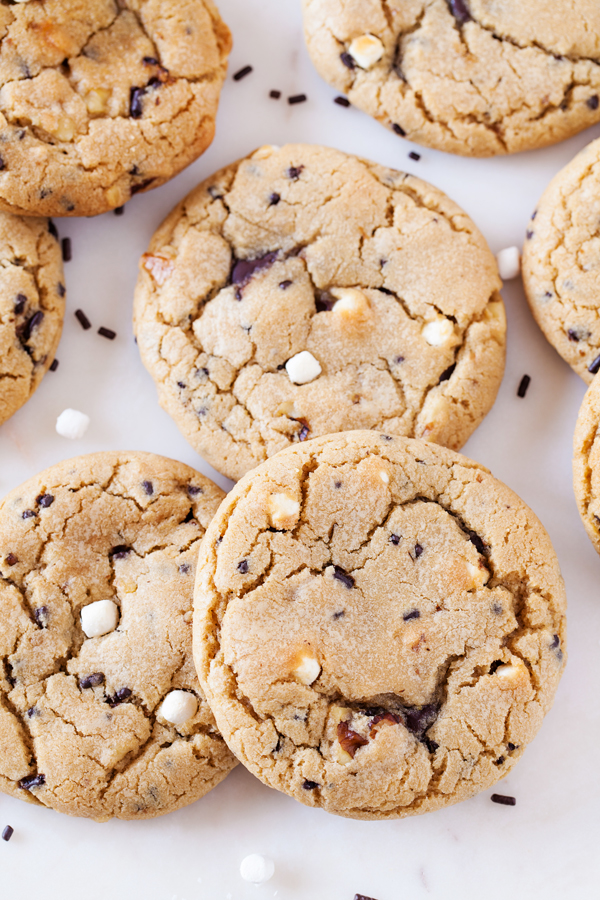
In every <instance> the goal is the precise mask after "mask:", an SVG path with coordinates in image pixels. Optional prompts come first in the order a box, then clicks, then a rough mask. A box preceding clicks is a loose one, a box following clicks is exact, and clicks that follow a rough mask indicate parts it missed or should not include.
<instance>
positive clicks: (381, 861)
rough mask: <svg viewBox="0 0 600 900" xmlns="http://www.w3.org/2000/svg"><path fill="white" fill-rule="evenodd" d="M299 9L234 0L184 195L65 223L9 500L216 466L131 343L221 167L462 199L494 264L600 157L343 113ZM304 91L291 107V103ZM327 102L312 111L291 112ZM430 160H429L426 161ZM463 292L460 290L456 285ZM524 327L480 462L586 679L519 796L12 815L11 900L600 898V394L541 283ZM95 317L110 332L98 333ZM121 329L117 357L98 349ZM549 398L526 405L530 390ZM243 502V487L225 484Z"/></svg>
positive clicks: (6, 875) (518, 782)
mask: <svg viewBox="0 0 600 900" xmlns="http://www.w3.org/2000/svg"><path fill="white" fill-rule="evenodd" d="M299 5H300V4H299V2H298V0H220V7H221V10H222V13H223V16H224V18H225V20H226V21H227V22H228V24H229V25H230V27H231V28H232V30H233V33H234V39H235V47H234V50H233V54H232V57H231V66H230V72H231V73H234V72H236V71H237V70H238V69H239V68H241V67H242V66H244V65H246V64H251V65H252V66H254V72H253V73H252V74H251V75H249V76H248V77H247V78H246V79H244V80H243V81H240V82H238V83H234V82H233V81H232V79H231V77H229V78H228V81H227V84H226V87H225V90H224V94H223V102H222V105H221V109H220V113H219V120H218V128H217V137H216V140H215V142H214V144H213V145H212V147H211V148H210V150H209V151H208V152H207V153H206V154H205V156H204V157H203V158H202V159H200V160H199V161H198V162H196V163H195V164H194V165H193V166H191V167H190V168H189V169H188V170H187V171H186V172H184V173H183V174H182V175H180V176H179V177H178V178H176V179H175V180H174V181H172V182H171V183H170V184H168V185H166V186H164V187H162V188H160V189H159V190H158V191H155V192H152V193H150V194H147V195H145V196H138V197H136V198H135V199H134V200H133V201H132V202H131V203H130V204H129V205H128V206H127V207H126V210H125V214H124V215H123V217H121V218H116V217H115V216H114V215H112V214H108V215H105V216H102V217H100V218H98V219H94V220H77V219H73V220H70V221H63V222H60V221H59V222H58V225H59V228H60V231H61V235H62V236H65V235H69V236H70V237H71V238H72V241H73V261H72V262H70V263H68V264H67V266H66V270H67V287H68V311H67V318H66V323H65V329H64V334H63V338H62V341H61V344H60V347H59V351H58V357H59V359H60V367H59V369H58V371H57V372H56V373H55V374H52V373H50V374H48V376H47V377H46V378H45V380H44V383H43V384H42V386H41V387H40V389H39V390H38V392H37V394H36V395H35V396H34V397H33V399H32V400H31V401H30V402H29V403H28V404H27V406H25V407H24V408H23V409H22V410H20V412H18V413H17V414H16V415H15V416H14V417H13V418H12V419H11V420H10V421H9V422H8V423H6V424H5V425H4V426H2V428H0V493H4V492H5V491H7V490H8V489H10V488H12V487H14V486H16V485H17V484H19V483H20V482H21V481H23V480H24V479H25V478H28V477H30V476H31V475H34V474H35V473H36V472H37V471H39V470H40V469H42V468H44V467H46V466H48V465H51V464H53V463H55V462H58V461H59V460H62V459H65V458H68V457H69V456H73V455H76V454H78V453H86V452H90V451H94V450H105V449H124V448H127V449H144V450H151V451H155V452H157V453H163V454H166V455H170V456H173V457H175V458H177V459H181V460H183V461H185V462H187V463H189V464H191V465H193V466H196V467H197V468H199V469H201V470H202V471H204V472H206V473H207V474H212V473H211V470H210V469H209V467H208V466H207V465H206V464H204V463H203V461H202V460H201V459H200V458H199V457H198V456H197V455H196V454H195V453H194V451H193V450H192V449H191V448H190V447H189V446H188V445H187V443H186V442H185V441H184V439H183V438H182V437H181V436H180V434H179V432H178V431H177V428H176V427H175V425H174V424H173V423H172V422H171V420H170V419H169V418H168V416H167V415H166V414H165V413H163V412H162V411H161V410H160V409H159V407H158V405H157V403H156V400H155V391H154V386H153V384H152V382H151V380H150V377H149V376H148V375H147V374H146V372H145V370H144V369H143V367H142V365H141V362H140V360H139V357H138V354H137V350H136V347H135V345H134V343H133V336H132V329H131V297H132V291H133V286H134V284H135V279H136V269H137V258H138V256H139V254H140V253H142V252H143V251H144V249H145V248H146V244H147V242H148V240H149V238H150V235H151V234H152V232H153V230H154V229H155V227H156V226H157V225H158V224H159V222H160V221H161V219H162V217H163V216H164V215H165V214H166V213H167V212H168V211H169V210H170V209H171V207H172V206H173V205H174V204H175V203H176V201H178V200H179V199H180V198H181V197H182V196H183V194H184V193H186V192H187V191H188V190H189V189H190V188H192V187H193V186H194V185H195V184H196V183H197V182H198V181H199V180H200V179H202V178H203V177H205V176H206V175H208V174H209V173H210V172H212V171H213V170H215V169H216V168H218V167H220V166H221V165H224V164H225V163H228V162H230V161H231V160H234V159H236V158H237V157H239V156H242V155H245V154H246V153H247V152H248V151H250V150H251V149H253V148H254V147H255V146H257V145H260V144H263V143H278V144H281V143H284V142H286V141H306V142H314V143H319V142H320V143H323V144H329V145H332V146H336V147H339V148H340V149H343V150H347V151H350V152H355V153H358V154H362V155H363V156H367V157H370V158H372V159H374V160H377V161H378V162H381V163H386V164H388V165H391V166H396V167H397V168H404V169H407V170H408V171H410V172H413V173H416V174H418V175H420V176H422V177H423V178H425V179H427V180H429V181H431V182H432V183H433V184H435V185H437V186H438V187H440V188H442V189H443V190H445V191H446V192H447V193H448V194H450V196H451V197H453V199H454V200H456V201H457V202H458V203H460V204H461V205H462V206H463V207H464V208H465V209H466V210H467V211H468V212H469V213H470V214H471V215H472V216H473V218H474V219H475V221H476V222H477V224H478V225H479V227H480V228H481V229H482V231H483V233H484V234H485V236H486V238H487V240H488V241H489V243H490V246H491V247H492V249H493V250H494V252H496V251H498V250H500V249H501V248H503V247H506V246H510V245H512V244H520V243H521V241H522V239H523V234H524V231H525V228H526V225H527V220H528V217H529V214H530V213H531V211H532V210H533V209H534V207H535V204H536V201H537V199H538V197H539V196H540V194H541V192H542V191H543V189H544V187H545V185H546V184H547V182H548V180H549V179H550V178H551V176H552V175H554V173H555V172H556V171H558V169H560V168H561V167H562V166H563V165H564V164H565V163H566V162H567V161H568V160H569V159H571V157H572V156H573V155H574V153H575V152H576V151H577V150H579V149H580V148H581V147H583V146H584V145H585V144H586V143H587V142H588V141H590V140H591V139H592V138H594V137H597V136H598V135H600V127H599V128H595V129H592V130H590V131H588V132H586V133H584V134H582V135H579V136H578V137H576V138H573V139H572V140H570V141H567V142H565V143H563V144H561V145H559V146H558V147H555V148H551V149H547V150H542V151H539V152H535V153H528V154H522V155H520V156H516V157H508V158H504V159H496V160H469V159H461V158H458V157H452V156H447V155H444V154H441V153H437V152H434V151H431V150H427V149H421V148H419V147H413V146H411V145H410V144H409V143H407V142H406V141H404V140H402V139H400V138H398V137H396V136H395V135H393V134H391V133H389V132H387V131H385V130H384V129H383V128H382V127H381V126H379V125H378V124H377V123H375V122H373V121H371V120H370V119H368V118H367V117H366V116H364V115H363V114H361V113H359V112H357V111H355V110H352V109H343V108H341V107H339V106H336V105H334V104H333V102H332V101H333V97H334V92H333V91H332V90H331V89H330V88H328V87H327V86H326V85H325V84H323V83H322V82H321V81H320V79H319V77H318V76H317V74H316V72H315V71H314V70H313V68H312V66H311V64H310V62H309V59H308V56H307V53H306V51H305V48H304V44H303V39H302V33H301V19H300V11H299ZM272 88H276V89H279V90H281V91H282V92H283V98H282V99H281V100H280V101H274V100H271V99H269V98H268V92H269V90H270V89H272ZM300 92H305V93H306V94H307V95H308V98H309V100H308V102H307V103H305V104H303V105H299V106H288V104H287V103H286V102H285V97H287V96H288V95H290V94H295V93H300ZM413 149H414V150H417V151H419V152H420V153H421V154H422V158H421V160H420V161H419V162H413V161H411V160H409V159H408V152H409V151H410V150H413ZM448 277H449V278H451V277H452V273H451V272H449V273H448ZM504 297H505V300H506V303H507V307H508V316H509V345H508V362H507V368H506V375H505V379H504V383H503V385H502V388H501V391H500V395H499V398H498V401H497V403H496V405H495V407H494V409H493V411H492V412H491V414H490V415H489V416H488V417H487V419H486V420H485V422H484V423H483V425H482V426H481V427H480V428H479V430H478V431H477V433H476V434H475V435H474V436H473V438H472V439H471V440H470V441H469V443H468V445H467V447H466V448H465V450H466V453H467V454H468V455H470V456H472V457H473V458H475V459H477V460H479V461H480V462H482V463H484V464H485V465H487V466H489V467H490V468H491V469H492V471H493V472H494V473H495V474H496V475H497V476H498V477H500V478H501V479H503V480H504V481H505V482H507V484H509V485H510V487H512V488H513V489H514V490H516V491H517V492H518V493H519V494H520V495H521V496H522V497H523V498H524V499H525V501H526V502H527V503H529V504H530V505H531V506H532V508H533V509H534V510H535V512H536V513H537V514H538V515H539V516H540V518H541V519H542V521H543V523H544V524H545V526H546V528H547V529H548V531H549V532H550V535H551V537H552V540H553V542H554V545H555V547H556V551H557V553H558V556H559V558H560V563H561V566H562V570H563V574H564V577H565V580H566V584H567V590H568V595H569V602H570V606H569V652H570V659H569V664H568V667H567V670H566V674H565V676H564V679H563V681H562V684H561V686H560V689H559V692H558V696H557V699H556V703H555V705H554V708H553V710H552V711H551V713H550V714H549V716H548V717H547V719H546V721H545V722H544V725H543V727H542V730H541V732H540V734H539V736H538V737H537V739H536V740H535V741H534V743H533V744H532V745H531V746H530V747H529V749H528V750H527V752H526V753H525V756H524V757H523V759H522V760H521V762H520V763H519V764H518V766H517V768H516V769H515V770H514V771H513V773H511V774H510V775H509V776H508V778H507V779H506V781H505V782H503V784H502V787H501V790H502V791H504V792H506V793H511V794H514V795H515V796H516V798H517V805H516V807H514V808H509V807H501V806H497V805H495V804H492V803H491V802H490V799H489V797H490V794H491V791H486V792H485V793H484V794H481V795H479V796H478V797H476V798H474V799H473V800H470V801H468V802H466V803H463V804H460V805H459V806H457V807H454V808H451V809H447V810H445V811H443V812H440V813H433V814H430V815H428V816H424V817H419V818H416V819H405V820H403V821H399V822H390V823H361V822H353V821H348V820H344V819H338V818H335V817H332V816H328V815H327V814H326V813H323V812H320V811H313V810H310V809H307V808H304V807H302V806H300V805H299V804H297V803H295V802H294V801H293V800H291V799H289V798H288V797H286V796H284V795H282V794H278V793H276V792H275V791H272V790H269V789H268V788H266V787H264V786H262V785H261V784H260V783H259V782H258V781H256V780H255V779H254V778H253V777H252V776H251V775H249V774H248V773H247V772H246V771H244V770H243V769H242V768H241V767H239V768H238V769H237V770H236V771H235V772H234V773H233V774H232V775H231V776H230V777H229V778H228V779H227V780H226V781H225V782H224V783H223V784H222V785H220V786H219V787H218V788H217V789H216V790H215V791H213V792H212V793H211V794H210V795H209V796H208V797H206V798H205V799H204V800H201V801H200V802H199V803H197V804H195V805H193V806H191V807H188V808H187V809H184V810H182V811H181V812H178V813H175V814H172V815H170V816H166V817H163V818H161V819H157V820H154V821H149V822H140V823H126V822H111V823H108V824H104V825H97V824H95V823H94V822H90V821H82V820H75V819H71V818H68V817H66V816H60V815H58V814H56V813H53V812H47V811H45V810H41V809H38V808H34V807H30V806H28V805H26V804H24V803H21V802H19V801H16V800H13V799H10V798H8V797H5V796H0V830H1V829H2V828H3V827H4V826H5V825H7V824H10V825H12V826H13V827H14V829H15V834H14V837H13V838H12V840H11V842H10V843H8V844H5V843H4V842H0V897H1V898H2V900H30V898H34V897H40V898H43V900H75V898H80V897H85V898H86V900H106V898H109V897H110V898H111V900H125V898H127V900H138V898H144V900H227V898H229V900H247V898H253V900H263V898H264V900H266V898H271V897H277V898H279V900H352V898H353V897H354V894H355V893H356V892H360V893H363V894H366V895H367V896H370V897H374V898H377V900H398V898H410V900H420V898H427V897H436V898H442V897H443V898H444V900H458V898H461V900H471V898H472V900H476V898H477V900H479V898H482V900H508V898H510V897H519V898H524V900H537V898H544V900H555V898H556V900H558V898H565V897H566V898H571V897H573V898H574V897H577V898H578V900H587V898H597V897H598V896H599V894H600V889H599V887H598V883H597V882H598V880H599V877H600V856H599V855H598V843H599V841H598V839H599V837H600V827H599V825H598V820H599V816H600V808H599V806H600V804H599V800H600V796H599V795H600V789H599V778H598V774H597V771H598V770H597V769H596V766H598V765H599V763H600V754H599V750H598V748H599V745H600V716H599V706H600V704H599V697H600V675H599V672H600V666H599V664H598V663H599V657H600V653H599V651H600V596H599V594H600V590H599V578H598V576H599V575H600V559H598V557H597V556H596V553H595V552H594V550H593V548H592V546H591V544H590V542H589V541H588V539H587V537H586V534H585V532H584V530H583V527H582V525H581V523H580V521H579V517H578V515H577V510H576V507H575V501H574V499H573V494H572V489H571V467H570V460H571V439H572V433H573V427H574V423H575V419H576V415H577V410H578V408H579V404H580V401H581V399H582V397H583V394H584V385H583V383H582V382H581V381H580V380H579V378H578V377H577V376H576V375H574V374H573V373H572V372H571V371H570V369H569V368H568V367H567V366H566V364H564V363H563V362H562V361H561V360H560V358H559V357H558V356H557V354H556V353H555V352H554V350H552V348H551V347H550V346H549V345H547V344H546V342H545V340H544V338H543V336H542V334H541V332H540V331H539V330H538V329H537V327H536V325H535V323H534V322H533V320H532V318H531V315H530V313H529V310H528V307H527V305H526V302H525V298H524V295H523V290H522V287H521V285H520V283H519V282H518V281H517V282H512V283H510V284H508V285H507V287H506V289H505V290H504ZM78 307H80V308H82V309H83V310H84V311H85V312H86V314H87V315H88V316H89V318H90V320H91V321H92V324H93V326H94V328H93V329H92V330H90V331H87V332H84V331H82V330H81V327H80V326H79V324H78V323H77V321H76V320H75V318H74V316H73V312H74V310H75V309H77V308H78ZM100 325H104V326H106V327H108V328H113V329H114V330H116V331H117V332H118V337H117V339H116V340H115V341H114V342H112V343H111V342H109V341H106V340H104V339H103V338H101V337H99V336H98V335H97V334H96V329H97V328H98V327H99V326H100ZM524 373H528V374H529V375H530V376H531V378H532V382H531V387H530V389H529V393H528V394H527V397H526V398H525V399H524V400H520V399H518V398H517V397H516V389H517V386H518V383H519V381H520V378H521V376H522V375H523V374H524ZM66 407H73V408H75V409H79V410H82V411H83V412H86V413H88V414H89V415H90V416H91V420H92V421H91V425H90V427H89V429H88V431H87V433H86V435H85V437H84V439H82V440H80V441H75V442H73V441H69V440H67V439H65V438H62V437H60V436H58V435H57V434H56V433H55V431H54V423H55V420H56V417H57V415H58V414H59V413H60V412H61V411H62V410H63V409H65V408H66ZM216 480H218V481H219V483H220V484H221V485H223V486H226V482H225V480H224V479H223V478H220V477H218V476H217V478H216ZM253 852H257V853H263V854H265V855H267V856H270V857H272V858H273V859H274V860H275V865H276V870H275V875H274V877H273V879H272V880H271V881H270V882H269V883H268V884H266V885H263V886H261V887H254V886H253V885H250V884H247V883H245V882H243V881H242V879H241V877H240V874H239V864H240V862H241V860H242V859H243V857H245V856H246V855H247V854H249V853H253Z"/></svg>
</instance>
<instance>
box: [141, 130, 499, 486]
mask: <svg viewBox="0 0 600 900" xmlns="http://www.w3.org/2000/svg"><path fill="white" fill-rule="evenodd" d="M500 286H501V285H500V280H499V277H498V271H497V267H496V262H495V260H494V257H493V256H492V254H491V252H490V250H489V248H488V246H487V244H486V242H485V240H484V238H483V237H482V235H481V234H480V232H479V231H478V230H477V228H476V227H475V225H474V224H473V223H472V222H471V220H470V219H469V218H468V217H467V216H466V215H465V213H464V212H462V210H461V209H459V207H458V206H456V205H455V204H454V203H453V202H452V201H451V200H449V199H448V198H447V197H446V196H445V195H444V194H443V193H442V192H441V191H439V190H437V189H436V188H434V187H432V186H431V185H429V184H426V183H425V182H423V181H421V180H419V179H418V178H414V177H413V176H410V175H406V174H404V173H402V172H396V171H394V170H391V169H387V168H384V167H383V166H379V165H376V164H375V163H371V162H368V161H366V160H362V159H358V158H356V157H353V156H348V155H346V154H344V153H341V152H340V151H338V150H331V149H326V148H324V147H316V146H307V145H302V144H300V145H288V146H286V147H283V148H281V149H280V148H277V147H263V148H261V149H260V150H258V151H256V152H255V153H254V154H252V155H251V156H250V157H248V158H246V159H243V160H241V161H239V162H237V163H235V164H234V165H231V166H229V167H228V168H226V169H223V170H222V171H220V172H218V173H217V174H216V175H214V176H212V177H211V178H209V179H208V180H207V181H205V182H204V183H203V184H201V185H200V186H199V187H198V188H196V190H194V191H192V193H191V194H190V195H189V196H188V197H186V199H185V200H183V202H182V203H180V204H179V206H177V207H176V208H175V209H174V210H173V212H172V213H171V214H170V216H168V218H167V219H166V221H165V222H164V223H163V225H162V226H161V227H160V228H159V230H158V231H157V232H156V234H155V235H154V238H153V240H152V242H151V245H150V249H149V252H148V253H146V254H145V255H144V256H143V258H142V261H141V265H140V276H139V280H138V285H137V289H136V296H135V312H134V325H135V331H136V335H137V341H138V346H139V349H140V352H141V355H142V360H143V362H144V364H145V366H146V368H147V369H148V370H149V372H150V373H151V375H152V377H153V378H154V380H155V382H156V385H157V388H158V396H159V401H160V403H161V405H162V406H163V408H164V409H165V410H166V411H167V412H168V413H169V414H170V415H171V416H172V417H173V419H174V420H175V422H176V423H177V425H178V426H179V428H180V430H181V431H182V432H183V434H184V435H185V437H186V438H187V439H188V441H189V442H190V443H191V444H192V446H193V447H194V448H195V449H196V450H197V451H198V452H199V453H200V454H202V456H204V457H205V458H206V459H207V460H208V461H209V462H210V463H211V465H213V466H214V467H215V468H216V469H218V470H219V471H221V472H223V473H225V474H226V475H228V476H229V477H230V478H233V479H236V478H240V477H241V476H242V475H243V474H245V472H247V471H248V470H250V469H252V468H254V467H255V466H256V465H258V464H259V463H261V462H262V461H263V460H265V459H266V458H267V457H269V456H272V455H273V454H274V453H276V452H278V451H279V450H282V449H284V448H285V447H288V446H290V445H291V444H293V443H296V442H299V441H300V442H302V441H304V440H306V439H308V438H314V437H318V436H319V435H322V434H327V433H331V432H335V431H344V430H351V429H361V428H385V429H386V430H387V431H389V432H390V433H393V434H399V435H407V436H416V437H419V438H425V439H427V440H431V441H436V442H438V443H441V444H446V445H447V446H449V447H452V448H453V449H458V448H459V447H460V446H462V444H463V443H464V442H465V441H466V440H467V438H468V437H469V435H470V434H471V433H472V431H473V430H474V429H475V428H476V427H477V425H478V424H479V423H480V422H481V420H482V419H483V417H484V416H485V415H486V413H487V412H488V411H489V409H490V408H491V406H492V404H493V402H494V400H495V397H496V392H497V390H498V386H499V384H500V381H501V379H502V374H503V369H504V353H505V332H506V322H505V315H504V307H503V304H502V300H501V298H500V295H499V294H498V289H499V288H500Z"/></svg>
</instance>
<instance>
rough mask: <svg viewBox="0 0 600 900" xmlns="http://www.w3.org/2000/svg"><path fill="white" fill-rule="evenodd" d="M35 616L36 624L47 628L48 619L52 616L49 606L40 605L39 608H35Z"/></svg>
mask: <svg viewBox="0 0 600 900" xmlns="http://www.w3.org/2000/svg"><path fill="white" fill-rule="evenodd" d="M33 618H34V619H35V621H36V624H37V625H38V626H39V627H40V628H47V627H48V620H49V618H50V615H49V612H48V607H47V606H38V608H37V609H34V611H33Z"/></svg>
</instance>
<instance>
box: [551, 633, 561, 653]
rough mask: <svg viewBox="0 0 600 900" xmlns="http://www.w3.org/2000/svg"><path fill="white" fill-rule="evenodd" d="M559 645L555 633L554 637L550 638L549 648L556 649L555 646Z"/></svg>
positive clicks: (558, 639)
mask: <svg viewBox="0 0 600 900" xmlns="http://www.w3.org/2000/svg"><path fill="white" fill-rule="evenodd" d="M559 646H560V638H559V636H558V635H557V634H555V635H554V637H553V638H552V643H551V644H550V649H551V650H556V648H557V647H559Z"/></svg>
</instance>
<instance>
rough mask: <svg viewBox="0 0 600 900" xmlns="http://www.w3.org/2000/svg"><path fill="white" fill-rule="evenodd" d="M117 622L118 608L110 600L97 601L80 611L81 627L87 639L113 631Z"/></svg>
mask: <svg viewBox="0 0 600 900" xmlns="http://www.w3.org/2000/svg"><path fill="white" fill-rule="evenodd" d="M118 621H119V607H118V606H117V604H116V603H113V601H112V600H97V601H96V602H95V603H89V604H88V605H87V606H84V607H83V609H82V610H81V627H82V628H83V631H84V634H85V635H86V636H87V637H89V638H94V637H100V636H101V635H103V634H108V633H109V631H114V630H115V628H116V627H117V623H118Z"/></svg>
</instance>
